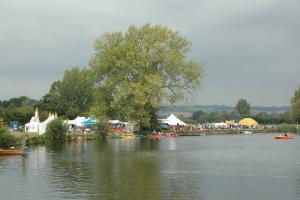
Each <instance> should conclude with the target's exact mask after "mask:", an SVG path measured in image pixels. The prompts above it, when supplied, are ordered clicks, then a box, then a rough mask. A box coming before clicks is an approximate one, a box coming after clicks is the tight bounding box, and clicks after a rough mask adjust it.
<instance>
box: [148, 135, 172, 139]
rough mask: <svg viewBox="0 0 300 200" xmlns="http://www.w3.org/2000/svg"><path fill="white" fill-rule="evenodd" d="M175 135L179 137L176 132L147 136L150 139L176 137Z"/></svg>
mask: <svg viewBox="0 0 300 200" xmlns="http://www.w3.org/2000/svg"><path fill="white" fill-rule="evenodd" d="M174 137H177V135H176V134H170V135H165V134H163V135H159V134H149V135H147V138H149V139H161V138H174Z"/></svg>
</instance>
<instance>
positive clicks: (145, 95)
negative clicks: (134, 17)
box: [90, 24, 204, 127]
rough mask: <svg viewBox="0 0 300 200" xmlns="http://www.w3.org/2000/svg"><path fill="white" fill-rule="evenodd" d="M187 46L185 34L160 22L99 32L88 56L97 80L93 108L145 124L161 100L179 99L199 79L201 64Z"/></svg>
mask: <svg viewBox="0 0 300 200" xmlns="http://www.w3.org/2000/svg"><path fill="white" fill-rule="evenodd" d="M189 51H190V43H189V42H188V41H187V40H186V39H185V38H183V37H182V36H180V35H179V33H177V32H173V31H171V30H169V29H168V28H167V27H164V26H161V25H150V24H146V25H143V26H141V27H136V26H130V27H129V28H128V30H127V32H125V33H122V32H114V33H106V34H104V35H102V36H101V37H100V38H99V39H97V40H96V43H95V55H94V57H93V58H92V60H91V62H90V66H91V69H92V70H93V72H94V74H95V83H96V86H97V91H96V95H95V97H96V99H95V100H96V104H95V107H94V111H95V112H97V113H102V114H103V113H104V114H106V115H107V116H109V117H118V118H121V119H123V120H134V121H137V122H138V123H139V124H140V125H142V127H147V126H150V125H151V123H152V122H154V121H155V119H156V112H157V111H158V109H159V108H160V104H161V102H162V101H163V100H164V101H168V102H170V103H175V102H178V101H182V100H184V99H185V94H186V92H189V91H191V90H193V89H195V88H197V87H198V86H199V84H200V83H201V80H202V78H203V75H204V72H203V68H202V66H201V65H200V64H198V63H195V62H193V61H191V60H188V59H187V54H188V52H189Z"/></svg>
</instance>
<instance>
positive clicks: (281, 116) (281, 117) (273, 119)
mask: <svg viewBox="0 0 300 200" xmlns="http://www.w3.org/2000/svg"><path fill="white" fill-rule="evenodd" d="M252 118H253V119H255V120H256V121H257V122H258V123H259V124H281V123H291V116H290V112H284V113H278V114H277V113H272V114H268V113H266V112H260V113H258V114H256V115H253V116H252Z"/></svg>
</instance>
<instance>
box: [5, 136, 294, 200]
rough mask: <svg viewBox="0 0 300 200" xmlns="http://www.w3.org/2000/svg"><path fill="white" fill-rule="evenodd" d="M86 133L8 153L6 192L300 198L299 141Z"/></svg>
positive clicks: (10, 195) (25, 195)
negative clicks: (89, 136) (101, 137)
mask: <svg viewBox="0 0 300 200" xmlns="http://www.w3.org/2000/svg"><path fill="white" fill-rule="evenodd" d="M270 138H271V137H269V136H268V135H265V136H264V135H262V136H261V135H259V136H255V135H253V136H250V137H241V136H218V137H193V138H189V137H179V138H171V139H161V140H148V139H135V140H118V139H116V140H108V141H84V140H79V141H75V142H71V143H66V144H65V145H52V146H40V147H34V148H31V149H29V152H28V155H27V156H26V157H21V156H19V157H13V158H0V179H1V181H0V194H1V199H2V198H3V199H28V200H29V199H30V200H32V199H104V200H105V199H148V200H154V199H200V200H201V199H246V200H247V199H249V200H250V199H275V200H276V199H299V197H300V194H299V188H300V170H299V169H300V158H299V156H298V152H299V148H300V145H299V141H298V140H295V141H294V142H290V143H288V142H278V141H274V140H272V138H271V139H270Z"/></svg>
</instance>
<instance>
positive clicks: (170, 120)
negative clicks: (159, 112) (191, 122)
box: [162, 114, 186, 126]
mask: <svg viewBox="0 0 300 200" xmlns="http://www.w3.org/2000/svg"><path fill="white" fill-rule="evenodd" d="M162 123H167V124H169V125H171V126H177V125H179V126H186V123H184V122H183V121H181V120H180V119H178V118H177V117H176V116H175V115H174V114H171V115H170V116H169V117H168V118H167V119H163V120H162Z"/></svg>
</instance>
